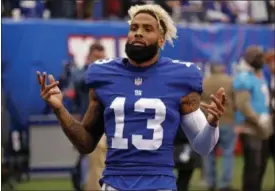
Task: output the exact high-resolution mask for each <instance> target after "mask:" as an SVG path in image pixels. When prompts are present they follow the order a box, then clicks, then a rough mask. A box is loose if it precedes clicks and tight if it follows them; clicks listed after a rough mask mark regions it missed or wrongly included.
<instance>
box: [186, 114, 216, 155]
mask: <svg viewBox="0 0 275 191" xmlns="http://www.w3.org/2000/svg"><path fill="white" fill-rule="evenodd" d="M181 125H182V129H183V131H184V133H185V135H186V136H187V138H188V140H189V142H190V144H191V146H192V148H193V149H194V150H195V151H196V152H197V153H199V154H200V155H208V154H209V153H210V152H211V151H212V150H213V148H214V147H215V145H216V144H217V142H218V139H219V128H218V127H212V126H210V125H209V123H208V122H207V120H206V117H205V115H204V114H203V112H202V111H201V109H198V110H196V111H194V112H192V113H189V114H187V115H183V116H182V118H181Z"/></svg>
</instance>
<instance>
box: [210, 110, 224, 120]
mask: <svg viewBox="0 0 275 191" xmlns="http://www.w3.org/2000/svg"><path fill="white" fill-rule="evenodd" d="M207 112H208V113H210V114H212V115H213V116H214V118H215V119H216V120H218V119H220V117H221V116H222V113H221V112H220V111H219V110H218V109H217V108H209V109H207Z"/></svg>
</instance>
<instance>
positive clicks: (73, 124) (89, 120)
mask: <svg viewBox="0 0 275 191" xmlns="http://www.w3.org/2000/svg"><path fill="white" fill-rule="evenodd" d="M54 113H55V115H56V116H57V118H58V120H59V122H60V124H61V127H62V129H63V131H64V133H65V134H66V136H67V137H68V138H69V140H70V141H71V142H72V144H73V145H74V146H75V147H76V148H77V149H78V150H79V151H80V152H82V153H89V152H92V151H93V150H94V148H95V147H96V145H97V143H98V141H99V139H100V138H101V136H102V134H103V131H104V123H103V117H102V116H103V114H102V109H101V105H100V103H99V102H98V101H97V99H96V98H95V95H94V91H93V90H91V91H90V103H89V107H88V110H87V112H86V114H85V117H84V119H83V120H82V122H79V121H77V120H76V119H74V118H73V116H72V115H70V113H69V112H68V111H67V110H66V108H65V107H62V108H60V109H57V110H54Z"/></svg>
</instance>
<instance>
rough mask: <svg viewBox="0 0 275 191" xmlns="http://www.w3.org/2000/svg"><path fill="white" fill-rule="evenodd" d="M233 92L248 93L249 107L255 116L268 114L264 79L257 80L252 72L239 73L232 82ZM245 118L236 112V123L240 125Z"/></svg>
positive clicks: (266, 88) (267, 92)
mask: <svg viewBox="0 0 275 191" xmlns="http://www.w3.org/2000/svg"><path fill="white" fill-rule="evenodd" d="M233 89H234V90H235V91H242V90H244V91H248V92H249V93H250V97H251V100H250V101H251V106H252V108H253V110H254V111H255V112H256V113H257V114H259V115H260V114H266V113H268V112H269V91H268V86H267V83H266V81H265V79H264V78H263V79H259V78H258V77H257V76H256V75H255V74H254V73H253V72H240V73H239V74H237V76H236V77H235V79H234V81H233ZM244 120H245V118H244V116H243V115H242V113H241V112H239V111H237V112H236V122H237V123H238V124H242V123H243V122H244Z"/></svg>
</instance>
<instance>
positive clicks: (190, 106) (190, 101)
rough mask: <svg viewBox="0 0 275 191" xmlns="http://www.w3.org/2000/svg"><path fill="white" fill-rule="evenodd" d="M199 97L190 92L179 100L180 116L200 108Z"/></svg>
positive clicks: (195, 93)
mask: <svg viewBox="0 0 275 191" xmlns="http://www.w3.org/2000/svg"><path fill="white" fill-rule="evenodd" d="M200 101H201V96H200V94H198V93H197V92H192V93H190V94H188V95H187V96H184V97H182V98H181V107H180V111H181V113H182V114H184V115H185V114H189V113H192V112H193V111H196V110H197V109H199V107H200Z"/></svg>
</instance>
